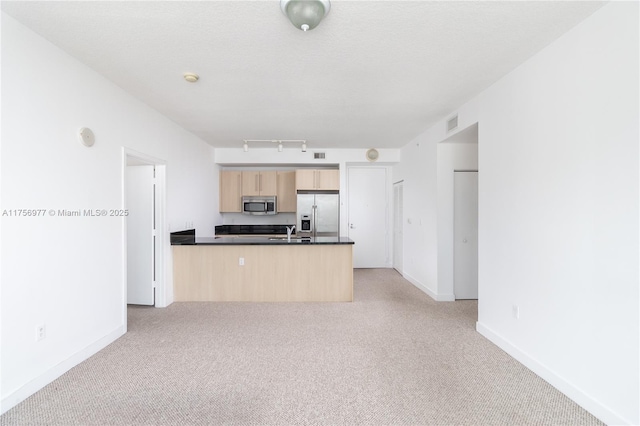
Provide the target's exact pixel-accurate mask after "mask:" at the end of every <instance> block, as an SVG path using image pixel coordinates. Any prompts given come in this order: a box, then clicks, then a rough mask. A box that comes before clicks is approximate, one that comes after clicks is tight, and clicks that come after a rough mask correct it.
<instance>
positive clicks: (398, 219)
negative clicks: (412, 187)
mask: <svg viewBox="0 0 640 426" xmlns="http://www.w3.org/2000/svg"><path fill="white" fill-rule="evenodd" d="M396 191H398V193H399V194H400V202H399V203H398V200H397V199H396ZM392 220H393V228H392V229H393V237H392V249H391V250H392V253H393V256H392V265H393V268H394V269H395V270H396V271H398V272H399V273H400V274H401V275H403V270H404V241H403V240H404V180H401V181H398V182H394V183H393V219H392ZM398 229H401V231H398ZM397 245H399V246H400V250H401V252H400V256H398V257H399V258H400V259H396V254H397V253H398V247H397Z"/></svg>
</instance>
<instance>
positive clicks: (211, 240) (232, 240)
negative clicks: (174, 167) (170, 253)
mask: <svg viewBox="0 0 640 426" xmlns="http://www.w3.org/2000/svg"><path fill="white" fill-rule="evenodd" d="M286 244H295V245H298V244H304V245H313V244H334V245H335V244H354V242H353V240H352V239H350V238H348V237H316V238H305V239H302V238H295V237H291V242H289V241H287V238H286V237H284V238H277V239H276V238H273V237H199V238H195V237H190V238H189V237H187V236H185V237H184V238H182V239H179V238H172V241H171V245H174V246H185V245H188V246H193V245H196V246H224V245H230V246H281V245H286Z"/></svg>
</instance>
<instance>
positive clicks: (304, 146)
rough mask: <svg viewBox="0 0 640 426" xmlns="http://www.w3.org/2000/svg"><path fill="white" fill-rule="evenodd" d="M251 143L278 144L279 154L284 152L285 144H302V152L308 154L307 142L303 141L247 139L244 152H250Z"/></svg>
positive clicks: (244, 143) (244, 142)
mask: <svg viewBox="0 0 640 426" xmlns="http://www.w3.org/2000/svg"><path fill="white" fill-rule="evenodd" d="M249 142H251V143H276V144H278V152H282V151H283V149H284V144H285V143H299V144H302V152H307V141H306V140H303V139H294V140H284V139H283V140H274V139H245V140H243V141H242V149H243V151H244V152H248V151H249Z"/></svg>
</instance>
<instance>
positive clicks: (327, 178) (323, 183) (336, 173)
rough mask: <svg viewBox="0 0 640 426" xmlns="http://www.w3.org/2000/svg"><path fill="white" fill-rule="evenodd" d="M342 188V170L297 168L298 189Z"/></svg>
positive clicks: (337, 189) (336, 189)
mask: <svg viewBox="0 0 640 426" xmlns="http://www.w3.org/2000/svg"><path fill="white" fill-rule="evenodd" d="M316 189H319V190H335V191H339V190H340V170H335V169H330V170H329V169H327V170H315V169H299V170H296V190H311V191H312V190H316Z"/></svg>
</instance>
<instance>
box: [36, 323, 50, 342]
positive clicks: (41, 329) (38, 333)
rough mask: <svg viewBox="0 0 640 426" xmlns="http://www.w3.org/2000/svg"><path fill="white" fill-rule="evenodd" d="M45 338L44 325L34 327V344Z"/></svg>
mask: <svg viewBox="0 0 640 426" xmlns="http://www.w3.org/2000/svg"><path fill="white" fill-rule="evenodd" d="M45 337H47V329H46V328H45V326H44V324H40V325H37V326H36V342H39V341H40V340H42V339H44V338H45Z"/></svg>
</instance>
